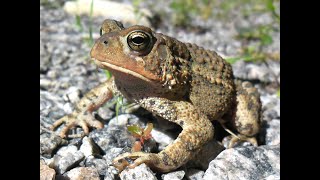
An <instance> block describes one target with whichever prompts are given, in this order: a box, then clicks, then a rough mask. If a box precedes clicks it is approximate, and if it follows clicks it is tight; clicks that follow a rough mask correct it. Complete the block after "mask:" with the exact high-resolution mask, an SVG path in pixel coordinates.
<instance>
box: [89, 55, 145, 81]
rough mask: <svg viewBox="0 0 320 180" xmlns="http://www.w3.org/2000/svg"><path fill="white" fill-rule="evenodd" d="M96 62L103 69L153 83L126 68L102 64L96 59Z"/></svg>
mask: <svg viewBox="0 0 320 180" xmlns="http://www.w3.org/2000/svg"><path fill="white" fill-rule="evenodd" d="M94 60H95V62H96V63H97V64H98V66H103V67H105V68H107V69H111V70H114V71H118V72H122V73H125V74H129V75H132V76H134V77H137V78H139V79H142V80H144V81H147V82H151V80H150V79H148V78H146V77H144V76H143V75H141V74H139V73H136V72H134V71H131V70H129V69H126V68H123V67H120V66H116V65H113V64H110V63H107V62H101V61H99V60H96V59H94Z"/></svg>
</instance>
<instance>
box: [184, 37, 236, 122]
mask: <svg viewBox="0 0 320 180" xmlns="http://www.w3.org/2000/svg"><path fill="white" fill-rule="evenodd" d="M186 45H187V47H188V49H189V51H190V54H191V57H192V64H191V71H192V73H191V74H192V81H191V91H190V99H191V101H192V103H193V104H194V105H195V106H196V107H198V108H199V109H200V110H201V111H202V112H204V113H205V114H207V116H208V117H209V118H210V119H211V120H217V119H219V118H221V117H222V115H223V114H225V113H226V112H227V111H228V110H229V109H230V107H231V105H232V102H233V101H234V99H235V96H236V92H235V86H234V81H233V74H232V68H231V65H230V64H229V63H228V62H226V61H225V60H224V59H223V58H222V57H220V56H219V55H218V54H217V53H216V52H214V51H209V50H205V49H204V48H202V47H198V46H197V45H195V44H189V43H187V44H186Z"/></svg>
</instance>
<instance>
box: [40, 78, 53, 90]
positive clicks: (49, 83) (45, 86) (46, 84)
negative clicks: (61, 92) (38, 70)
mask: <svg viewBox="0 0 320 180" xmlns="http://www.w3.org/2000/svg"><path fill="white" fill-rule="evenodd" d="M52 85H53V82H52V81H51V80H49V79H40V88H43V89H49V88H50V87H51V86H52Z"/></svg>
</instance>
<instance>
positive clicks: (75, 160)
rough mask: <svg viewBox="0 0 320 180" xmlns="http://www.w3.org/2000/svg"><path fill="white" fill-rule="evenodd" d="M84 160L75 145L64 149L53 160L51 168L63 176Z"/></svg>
mask: <svg viewBox="0 0 320 180" xmlns="http://www.w3.org/2000/svg"><path fill="white" fill-rule="evenodd" d="M83 159H84V155H83V153H82V152H80V151H78V150H77V147H76V146H74V145H69V146H66V147H62V148H61V149H60V150H58V152H57V154H56V155H55V156H54V157H53V158H52V162H51V163H50V164H49V166H50V167H52V168H54V169H55V170H56V171H57V172H58V173H60V174H63V173H65V172H66V171H67V170H69V169H71V168H72V167H74V166H75V165H77V164H79V163H80V161H82V160H83Z"/></svg>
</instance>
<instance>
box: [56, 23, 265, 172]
mask: <svg viewBox="0 0 320 180" xmlns="http://www.w3.org/2000/svg"><path fill="white" fill-rule="evenodd" d="M100 35H101V37H100V38H99V39H98V40H96V42H95V44H94V46H93V48H92V50H91V53H90V55H91V58H92V59H93V60H94V62H95V63H96V64H97V66H99V67H100V68H102V69H107V70H108V71H110V72H111V73H112V75H113V76H112V78H111V79H109V80H107V81H106V82H104V83H102V84H100V85H99V86H97V87H95V88H94V89H92V90H91V91H89V92H88V93H87V94H85V96H84V97H83V98H82V99H81V100H80V101H79V103H78V104H77V105H76V107H75V110H74V112H73V113H72V114H69V115H66V116H64V117H62V118H61V119H59V120H57V121H56V122H55V123H54V124H53V126H52V129H55V128H56V127H58V126H60V125H61V124H63V123H65V127H64V128H63V129H62V130H61V132H60V136H61V137H63V138H64V137H66V134H67V132H68V131H69V129H70V128H73V127H74V126H80V127H82V128H83V130H84V133H85V134H88V133H89V127H94V128H98V129H100V128H102V127H103V124H102V123H101V122H99V121H98V120H96V119H95V118H94V116H93V114H92V112H93V111H94V110H96V109H98V108H99V107H100V106H102V105H103V104H104V103H105V102H106V101H108V100H110V99H111V98H112V97H113V96H114V95H119V94H120V95H122V96H124V97H125V98H127V99H128V100H130V101H132V102H135V103H137V104H139V105H140V106H141V107H143V108H144V109H146V110H147V111H150V112H152V113H153V114H154V115H155V116H157V117H160V118H162V119H165V120H168V121H171V122H173V123H176V124H178V125H179V126H181V127H182V131H181V133H180V134H179V136H178V137H177V138H176V140H175V141H174V142H173V143H171V144H170V145H168V146H167V147H166V148H165V149H164V150H162V151H161V152H159V153H145V152H133V153H129V152H128V153H124V154H122V155H120V156H118V157H117V158H115V159H114V161H113V162H114V165H115V167H117V168H118V169H119V170H120V171H121V170H123V169H124V168H125V167H126V166H128V167H130V168H134V167H136V166H138V165H140V164H142V163H145V164H147V165H148V166H149V167H150V168H151V169H153V170H156V171H159V172H168V171H172V170H174V169H177V168H178V167H180V166H182V165H184V164H185V163H186V162H187V161H189V160H190V159H192V158H193V157H194V155H195V154H197V153H198V152H199V151H200V150H201V148H202V147H203V146H204V145H205V144H206V143H207V142H208V141H210V140H211V139H212V138H213V136H214V127H213V124H212V122H211V121H214V120H217V121H219V122H220V124H221V125H222V126H223V127H224V128H225V129H226V130H227V131H228V132H230V133H231V134H233V135H232V139H231V142H230V147H232V146H233V145H234V143H235V142H237V141H238V140H243V141H249V142H251V143H252V144H253V145H255V146H257V141H256V138H255V136H256V134H257V133H259V130H260V117H261V103H260V97H259V93H258V91H257V89H256V88H254V87H253V86H252V84H251V83H250V82H241V81H239V80H236V79H235V78H234V76H233V72H232V67H231V65H230V64H229V63H228V62H226V61H225V60H224V59H223V58H222V57H221V56H219V55H218V54H217V53H216V52H215V51H211V50H206V49H204V48H202V47H199V46H197V45H195V44H191V43H183V42H180V41H178V40H177V39H175V38H172V37H169V36H166V35H164V34H161V33H156V32H154V31H152V30H151V29H150V28H148V27H144V26H139V25H135V26H131V27H128V28H124V27H123V25H122V24H121V23H120V22H118V21H115V20H109V19H107V20H105V21H104V22H103V24H102V27H101V29H100ZM227 126H229V127H227ZM228 128H233V130H234V131H236V134H237V135H236V134H234V133H233V132H232V131H231V130H229V129H228ZM128 158H129V159H132V160H133V163H131V164H130V163H128V161H127V160H128Z"/></svg>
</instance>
